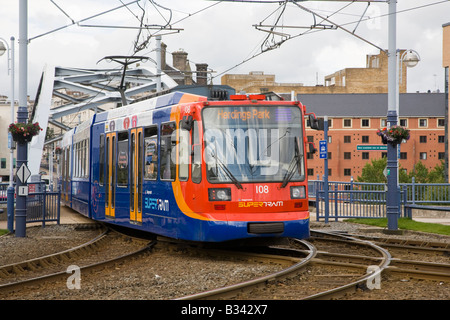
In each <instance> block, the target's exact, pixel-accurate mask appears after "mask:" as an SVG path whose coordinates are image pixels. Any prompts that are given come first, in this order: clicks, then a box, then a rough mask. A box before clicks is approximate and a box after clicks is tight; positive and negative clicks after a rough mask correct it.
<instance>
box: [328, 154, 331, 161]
mask: <svg viewBox="0 0 450 320" xmlns="http://www.w3.org/2000/svg"><path fill="white" fill-rule="evenodd" d="M328 160H331V152H328Z"/></svg>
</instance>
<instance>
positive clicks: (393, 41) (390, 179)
mask: <svg viewBox="0 0 450 320" xmlns="http://www.w3.org/2000/svg"><path fill="white" fill-rule="evenodd" d="M396 11H397V0H389V21H388V23H389V27H388V32H389V35H388V42H389V43H388V46H389V48H388V112H387V122H388V127H392V126H394V125H396V124H397V116H398V115H397V107H396V103H397V16H396V14H397V13H396ZM397 191H398V158H397V145H396V144H392V143H388V144H387V195H386V213H387V219H388V225H387V226H388V230H397V229H398V214H399V199H398V193H397Z"/></svg>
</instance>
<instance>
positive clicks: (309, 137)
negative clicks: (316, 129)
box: [306, 136, 314, 142]
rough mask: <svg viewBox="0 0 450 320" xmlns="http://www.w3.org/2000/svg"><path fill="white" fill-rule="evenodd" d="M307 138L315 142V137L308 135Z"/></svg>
mask: <svg viewBox="0 0 450 320" xmlns="http://www.w3.org/2000/svg"><path fill="white" fill-rule="evenodd" d="M306 138H307V139H308V142H314V137H313V136H307V137H306Z"/></svg>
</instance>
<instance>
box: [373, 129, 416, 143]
mask: <svg viewBox="0 0 450 320" xmlns="http://www.w3.org/2000/svg"><path fill="white" fill-rule="evenodd" d="M377 135H379V136H380V137H381V139H382V140H383V143H384V144H386V143H392V144H399V143H402V141H403V140H409V137H410V135H409V130H408V129H405V128H403V127H400V126H392V127H390V128H389V129H386V128H383V129H378V130H377Z"/></svg>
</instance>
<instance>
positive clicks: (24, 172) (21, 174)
mask: <svg viewBox="0 0 450 320" xmlns="http://www.w3.org/2000/svg"><path fill="white" fill-rule="evenodd" d="M16 176H17V178H18V179H19V180H20V182H22V183H25V182H27V180H28V178H29V177H30V176H31V172H30V169H28V167H27V166H26V165H25V163H22V165H21V166H20V168H19V170H17V173H16Z"/></svg>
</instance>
